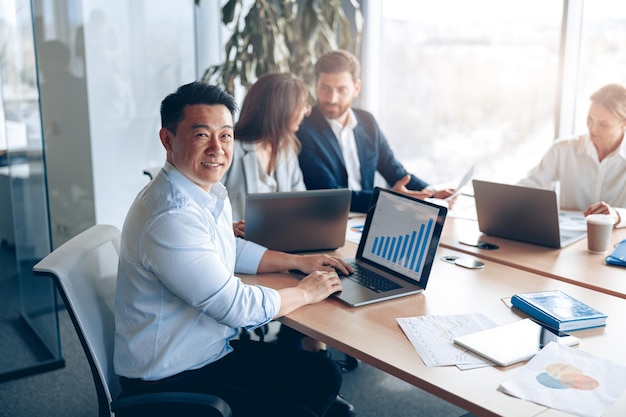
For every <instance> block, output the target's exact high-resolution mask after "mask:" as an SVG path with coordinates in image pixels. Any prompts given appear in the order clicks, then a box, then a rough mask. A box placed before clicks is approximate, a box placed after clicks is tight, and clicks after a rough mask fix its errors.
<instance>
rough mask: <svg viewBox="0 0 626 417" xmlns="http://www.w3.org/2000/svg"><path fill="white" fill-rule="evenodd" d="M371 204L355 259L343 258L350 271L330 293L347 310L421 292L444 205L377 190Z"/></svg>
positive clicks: (426, 278) (437, 237)
mask: <svg viewBox="0 0 626 417" xmlns="http://www.w3.org/2000/svg"><path fill="white" fill-rule="evenodd" d="M372 202H373V205H372V207H371V208H370V210H369V212H368V213H367V217H366V219H365V225H364V227H363V235H362V237H361V240H360V242H359V248H358V250H357V253H356V257H355V258H354V259H348V260H347V261H348V262H349V263H350V264H351V265H352V266H353V267H354V268H355V273H354V274H351V275H349V276H342V278H341V284H342V291H341V292H338V293H336V294H333V296H334V297H336V298H338V299H340V300H341V301H343V302H345V303H346V304H348V305H350V306H353V307H357V306H362V305H366V304H371V303H375V302H378V301H384V300H389V299H393V298H398V297H402V296H405V295H410V294H416V293H419V292H422V291H423V290H424V289H425V288H426V284H427V283H428V278H429V276H430V270H431V267H432V264H433V260H434V259H435V253H436V251H437V248H438V246H439V238H440V236H441V231H442V229H443V223H444V220H445V217H446V214H447V208H446V207H443V206H439V205H436V204H433V203H429V202H426V201H423V200H418V199H415V198H412V197H408V196H406V195H403V194H398V193H395V192H393V191H390V190H387V189H382V188H375V189H374V196H373V197H372ZM296 275H298V273H297V272H296ZM299 275H300V276H302V274H301V273H300V274H299Z"/></svg>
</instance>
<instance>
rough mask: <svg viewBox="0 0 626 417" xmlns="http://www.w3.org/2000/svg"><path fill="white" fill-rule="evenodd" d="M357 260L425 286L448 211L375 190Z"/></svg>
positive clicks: (386, 191)
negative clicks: (373, 201) (374, 202)
mask: <svg viewBox="0 0 626 417" xmlns="http://www.w3.org/2000/svg"><path fill="white" fill-rule="evenodd" d="M374 198H375V201H376V204H375V205H374V206H373V207H372V208H371V209H370V210H372V211H373V212H372V213H370V215H369V216H368V218H367V221H366V224H365V228H364V231H363V236H362V238H361V242H360V243H359V250H358V252H357V258H358V259H359V260H361V261H365V262H366V263H368V264H372V265H374V266H376V267H378V268H382V269H384V270H386V271H388V272H394V273H395V274H394V275H400V276H403V277H405V278H410V279H412V280H414V281H417V282H419V283H420V284H421V285H422V287H423V286H425V280H427V279H428V275H429V274H430V269H431V266H432V263H433V259H434V257H435V252H436V251H437V247H438V245H439V237H440V236H441V231H442V229H443V223H444V219H445V216H446V214H447V209H446V208H445V207H442V206H438V205H435V204H432V203H429V202H426V201H423V200H418V199H414V198H412V197H408V196H405V195H402V194H397V193H394V192H392V191H390V190H386V189H380V188H377V189H376V193H375V195H374Z"/></svg>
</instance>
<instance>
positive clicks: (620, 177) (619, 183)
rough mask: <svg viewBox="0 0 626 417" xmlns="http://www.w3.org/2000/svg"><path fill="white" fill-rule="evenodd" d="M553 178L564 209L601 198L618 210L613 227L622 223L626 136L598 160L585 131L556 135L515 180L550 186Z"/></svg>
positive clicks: (625, 205) (624, 220)
mask: <svg viewBox="0 0 626 417" xmlns="http://www.w3.org/2000/svg"><path fill="white" fill-rule="evenodd" d="M557 182H558V183H559V204H560V206H561V207H563V208H564V209H570V210H581V211H583V210H586V209H587V208H588V207H589V206H590V205H591V204H593V203H597V202H599V201H604V202H606V203H607V204H609V205H611V206H612V207H613V208H614V209H615V210H616V211H617V212H618V213H619V216H620V223H619V224H618V225H617V227H626V140H622V145H621V146H620V147H619V148H618V149H617V150H615V152H613V153H611V154H610V155H608V156H607V157H606V158H604V160H602V162H600V161H599V158H598V153H597V151H596V148H595V147H594V145H593V143H592V142H591V139H590V138H589V135H588V134H585V135H580V136H576V137H573V138H566V139H559V140H557V141H555V143H554V144H553V145H552V147H550V149H549V150H548V151H547V152H546V154H545V155H544V157H543V159H542V160H541V162H540V163H539V165H537V166H536V167H535V168H533V169H532V170H531V171H530V172H529V173H528V175H527V176H526V178H524V179H522V180H520V181H519V184H520V185H526V186H531V187H538V188H545V189H552V188H553V187H554V185H555V184H556V183H557Z"/></svg>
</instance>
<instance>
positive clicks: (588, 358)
mask: <svg viewBox="0 0 626 417" xmlns="http://www.w3.org/2000/svg"><path fill="white" fill-rule="evenodd" d="M498 389H499V390H500V391H502V392H505V393H507V394H509V395H512V396H515V397H518V398H521V399H523V400H527V401H532V402H534V403H537V404H541V405H544V406H547V407H550V408H554V409H557V410H560V411H564V412H567V413H571V414H574V415H577V416H581V417H600V416H601V415H602V414H603V413H604V412H605V411H606V409H607V408H609V406H610V405H611V404H613V402H615V400H616V399H617V398H618V397H620V396H621V395H622V393H623V392H624V390H625V389H626V367H625V366H623V365H620V364H618V363H615V362H611V361H608V360H606V359H601V358H598V357H596V356H593V355H591V354H589V353H587V352H585V351H582V350H580V349H575V348H571V347H567V346H560V345H559V344H557V343H554V342H551V343H550V344H548V345H547V346H546V347H545V348H543V349H542V350H541V352H539V353H538V354H536V355H535V357H533V358H532V359H531V360H530V361H529V362H528V363H527V364H526V365H524V367H522V368H521V369H519V370H518V371H517V372H516V373H515V374H514V375H513V376H512V377H511V378H509V379H507V380H506V381H504V382H503V383H502V384H500V387H498Z"/></svg>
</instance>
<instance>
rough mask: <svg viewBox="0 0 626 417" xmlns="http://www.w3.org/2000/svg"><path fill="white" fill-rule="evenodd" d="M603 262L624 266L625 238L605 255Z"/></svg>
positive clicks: (625, 256) (625, 254) (625, 257)
mask: <svg viewBox="0 0 626 417" xmlns="http://www.w3.org/2000/svg"><path fill="white" fill-rule="evenodd" d="M605 262H606V263H607V264H610V265H617V266H626V239H624V240H622V241H621V242H619V243H618V244H617V245H616V246H615V249H614V250H613V252H611V254H610V255H609V256H607V257H606V259H605Z"/></svg>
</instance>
